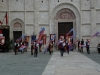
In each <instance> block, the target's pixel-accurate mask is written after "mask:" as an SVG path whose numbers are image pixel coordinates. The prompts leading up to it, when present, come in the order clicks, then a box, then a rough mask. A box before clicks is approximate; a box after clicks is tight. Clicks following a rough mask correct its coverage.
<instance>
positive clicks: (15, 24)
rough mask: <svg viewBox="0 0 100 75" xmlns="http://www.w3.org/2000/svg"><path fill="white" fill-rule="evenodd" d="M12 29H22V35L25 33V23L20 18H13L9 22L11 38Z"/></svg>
mask: <svg viewBox="0 0 100 75" xmlns="http://www.w3.org/2000/svg"><path fill="white" fill-rule="evenodd" d="M13 31H22V35H24V34H25V24H24V22H23V21H22V20H21V19H18V18H16V19H14V20H13V21H12V22H11V38H13Z"/></svg>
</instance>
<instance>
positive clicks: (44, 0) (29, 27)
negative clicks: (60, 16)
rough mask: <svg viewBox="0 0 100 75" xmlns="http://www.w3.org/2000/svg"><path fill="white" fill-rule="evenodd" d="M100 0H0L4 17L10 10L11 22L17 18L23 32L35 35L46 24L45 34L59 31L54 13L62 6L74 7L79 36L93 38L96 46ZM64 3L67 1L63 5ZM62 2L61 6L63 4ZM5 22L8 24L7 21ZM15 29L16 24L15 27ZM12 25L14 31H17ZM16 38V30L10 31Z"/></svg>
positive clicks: (99, 21) (99, 27)
mask: <svg viewBox="0 0 100 75" xmlns="http://www.w3.org/2000/svg"><path fill="white" fill-rule="evenodd" d="M99 3H100V0H59V2H58V0H3V2H2V0H0V20H1V21H2V20H3V18H4V16H5V13H6V12H8V16H9V23H8V25H10V26H13V25H12V24H14V23H15V22H17V21H18V19H19V20H20V21H19V22H20V23H22V25H23V29H22V31H23V34H26V35H29V36H31V35H33V34H36V35H37V36H38V33H39V31H40V29H41V27H45V34H47V39H49V34H54V33H56V32H55V30H56V29H55V25H56V23H57V22H56V23H55V21H54V16H56V12H57V11H59V9H61V8H62V7H63V8H69V9H70V8H71V9H72V11H73V12H74V13H75V15H76V32H77V35H76V37H77V38H78V39H82V38H83V39H87V38H89V39H90V40H91V45H92V46H96V44H97V43H99V42H100V40H99V39H100V36H97V37H94V38H91V36H92V35H93V34H94V33H95V32H97V31H99V32H100V14H99V13H100V4H99ZM63 4H64V5H63ZM60 5H61V6H60ZM3 25H6V22H5V21H4V23H3ZM12 29H13V27H12ZM12 29H11V33H12V32H13V31H12ZM10 36H11V38H13V37H12V36H13V34H11V35H10Z"/></svg>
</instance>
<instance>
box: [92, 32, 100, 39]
mask: <svg viewBox="0 0 100 75" xmlns="http://www.w3.org/2000/svg"><path fill="white" fill-rule="evenodd" d="M98 34H100V33H99V32H96V33H95V34H94V35H93V36H92V37H91V38H93V37H95V36H98Z"/></svg>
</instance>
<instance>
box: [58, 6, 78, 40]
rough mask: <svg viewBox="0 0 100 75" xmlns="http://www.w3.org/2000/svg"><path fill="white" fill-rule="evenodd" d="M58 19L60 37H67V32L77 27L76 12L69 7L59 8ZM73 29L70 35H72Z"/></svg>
mask: <svg viewBox="0 0 100 75" xmlns="http://www.w3.org/2000/svg"><path fill="white" fill-rule="evenodd" d="M56 20H57V21H58V39H59V38H61V37H62V38H64V39H66V34H67V33H68V32H69V31H70V30H71V29H72V28H73V29H76V25H75V22H76V21H75V14H74V13H73V11H72V10H70V9H68V8H63V9H61V10H59V11H58V12H57V14H56ZM72 35H73V31H72V32H71V33H70V34H69V35H68V36H72Z"/></svg>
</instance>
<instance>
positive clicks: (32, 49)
mask: <svg viewBox="0 0 100 75" xmlns="http://www.w3.org/2000/svg"><path fill="white" fill-rule="evenodd" d="M33 51H34V43H31V55H33Z"/></svg>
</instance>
